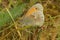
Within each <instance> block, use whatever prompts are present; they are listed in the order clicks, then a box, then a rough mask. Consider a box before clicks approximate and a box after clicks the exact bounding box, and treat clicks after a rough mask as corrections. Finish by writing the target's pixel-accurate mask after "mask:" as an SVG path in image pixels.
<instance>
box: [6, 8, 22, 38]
mask: <svg viewBox="0 0 60 40" xmlns="http://www.w3.org/2000/svg"><path fill="white" fill-rule="evenodd" d="M6 10H7V12H8V13H9V15H10V17H11V19H12V21H13V22H14V25H15V28H16V31H17V33H18V35H19V36H20V38H22V37H21V34H20V31H19V30H17V29H18V28H17V23H16V22H15V21H14V19H13V17H12V15H11V13H10V11H9V10H8V8H6Z"/></svg>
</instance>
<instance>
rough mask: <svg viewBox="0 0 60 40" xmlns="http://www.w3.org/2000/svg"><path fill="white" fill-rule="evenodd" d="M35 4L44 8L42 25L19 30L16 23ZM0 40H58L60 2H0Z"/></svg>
mask: <svg viewBox="0 0 60 40" xmlns="http://www.w3.org/2000/svg"><path fill="white" fill-rule="evenodd" d="M36 3H41V4H42V5H43V7H44V16H45V23H44V25H43V26H42V28H38V27H32V26H31V27H29V26H26V27H23V28H20V27H19V26H20V24H19V23H17V21H18V20H19V19H20V18H21V16H22V15H24V14H25V13H26V12H27V11H28V9H29V8H30V7H31V6H32V5H34V4H36ZM0 40H60V0H0Z"/></svg>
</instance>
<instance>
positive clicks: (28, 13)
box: [25, 8, 36, 16]
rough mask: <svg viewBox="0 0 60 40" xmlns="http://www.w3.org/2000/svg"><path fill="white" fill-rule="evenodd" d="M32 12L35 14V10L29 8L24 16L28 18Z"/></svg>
mask: <svg viewBox="0 0 60 40" xmlns="http://www.w3.org/2000/svg"><path fill="white" fill-rule="evenodd" d="M34 12H36V8H31V9H29V10H28V12H27V13H26V15H25V16H29V15H31V14H32V13H34Z"/></svg>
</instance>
